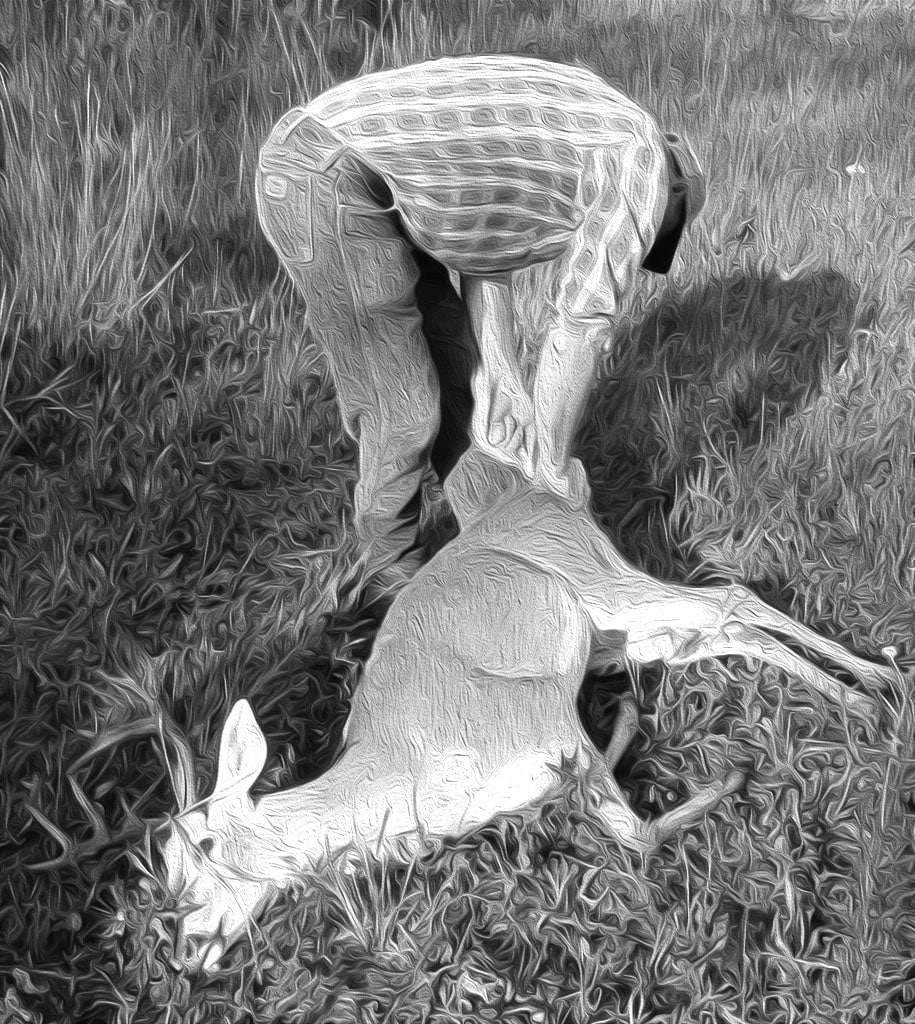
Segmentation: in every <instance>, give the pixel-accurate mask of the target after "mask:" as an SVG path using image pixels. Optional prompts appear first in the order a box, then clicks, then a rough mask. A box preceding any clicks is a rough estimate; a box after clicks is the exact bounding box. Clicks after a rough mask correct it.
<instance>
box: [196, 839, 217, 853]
mask: <svg viewBox="0 0 915 1024" xmlns="http://www.w3.org/2000/svg"><path fill="white" fill-rule="evenodd" d="M197 845H198V846H199V847H200V852H201V853H203V854H205V855H206V856H207V857H209V855H210V854H211V853H212V852H213V850H214V849H215V847H216V840H215V839H214V838H213V837H212V836H204V837H203V839H201V840H200V842H199V843H198V844H197Z"/></svg>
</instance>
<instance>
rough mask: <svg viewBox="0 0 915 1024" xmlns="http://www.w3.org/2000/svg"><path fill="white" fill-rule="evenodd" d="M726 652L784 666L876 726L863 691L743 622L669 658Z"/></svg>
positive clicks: (682, 662)
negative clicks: (684, 654) (851, 687)
mask: <svg viewBox="0 0 915 1024" xmlns="http://www.w3.org/2000/svg"><path fill="white" fill-rule="evenodd" d="M725 655H738V656H739V657H742V658H756V659H757V660H759V661H763V662H765V663H766V664H768V665H774V666H775V667H776V668H781V669H784V670H785V671H786V672H788V673H789V674H791V675H793V676H795V677H797V678H798V679H800V680H801V682H803V683H806V684H807V686H809V687H810V688H811V689H813V690H815V691H817V692H818V693H822V694H824V695H825V696H827V697H829V698H830V699H831V700H834V701H836V703H838V704H841V705H842V706H843V707H845V708H847V709H848V710H849V711H850V712H853V713H854V714H855V715H857V716H858V717H860V718H863V719H865V720H867V721H868V722H869V723H870V724H871V725H873V726H874V727H875V728H876V726H877V722H878V719H879V711H878V708H877V705H876V703H875V702H874V701H873V700H872V699H871V698H870V697H868V696H866V695H865V694H863V693H861V692H859V691H857V690H852V689H849V687H847V686H843V685H842V684H841V683H840V682H839V681H838V680H836V679H833V677H832V676H831V675H829V674H828V673H827V672H824V671H823V670H822V669H821V668H818V667H817V666H816V665H814V664H813V663H812V662H810V661H807V659H806V658H802V657H801V656H800V655H799V654H795V653H794V651H792V650H791V649H790V648H788V647H786V646H785V645H784V644H783V643H781V642H780V641H779V640H777V639H776V638H775V637H772V636H769V634H768V633H764V632H763V631H762V630H760V629H755V628H753V627H748V626H743V625H733V626H730V627H728V629H727V632H722V633H721V634H720V635H719V636H717V637H709V638H708V639H707V640H705V641H704V642H702V643H699V644H697V645H696V646H695V648H694V650H693V651H692V652H690V653H689V654H688V655H686V656H685V657H684V656H679V657H676V658H675V659H673V660H672V663H673V664H676V665H685V664H688V663H689V662H692V661H699V660H701V659H702V658H706V657H712V658H720V657H724V656H725Z"/></svg>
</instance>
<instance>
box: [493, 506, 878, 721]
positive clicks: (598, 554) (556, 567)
mask: <svg viewBox="0 0 915 1024" xmlns="http://www.w3.org/2000/svg"><path fill="white" fill-rule="evenodd" d="M474 530H475V534H476V535H482V536H483V537H484V538H486V539H491V542H493V543H497V544H498V546H499V548H500V549H501V550H504V551H510V552H512V553H514V554H515V555H516V557H518V558H520V559H523V560H525V561H528V562H531V563H533V564H536V565H537V566H539V567H541V568H543V569H545V570H547V571H549V572H552V573H555V574H556V575H558V576H559V577H560V578H561V579H564V580H565V581H566V583H567V584H568V585H569V587H570V589H571V590H572V592H573V593H574V594H575V596H576V597H577V599H578V600H579V601H581V603H582V607H583V608H584V610H585V612H586V614H587V615H588V617H589V619H590V620H591V622H592V625H593V626H594V629H595V631H596V633H597V635H598V637H599V636H600V634H602V633H614V632H616V633H619V632H625V633H627V634H629V640H630V643H629V644H628V645H627V647H628V649H629V650H630V651H631V653H632V655H633V656H634V658H635V660H637V661H650V660H661V661H670V660H671V658H676V656H677V655H678V653H681V652H682V651H683V649H684V648H685V647H689V646H690V645H691V643H693V642H695V643H696V644H697V645H698V646H697V649H706V650H707V649H708V647H707V645H708V644H709V643H710V642H711V643H717V641H716V640H715V638H716V637H717V636H718V635H719V634H720V635H721V637H722V642H726V638H725V636H724V631H725V629H726V627H728V626H729V625H730V624H735V625H740V626H741V627H742V628H743V629H748V628H752V629H754V630H755V633H756V636H757V638H759V637H764V636H765V634H764V633H762V630H761V629H759V628H757V627H762V628H768V629H772V630H773V631H778V632H781V633H783V634H785V635H786V636H788V637H789V638H791V639H793V640H795V641H796V642H797V643H799V644H802V645H804V646H807V647H809V648H811V649H812V650H813V651H815V652H816V653H818V654H821V655H822V656H823V657H826V658H829V659H830V660H833V661H836V662H837V663H838V664H840V665H842V666H843V667H845V668H848V669H849V670H850V671H853V672H854V673H855V675H856V676H857V677H858V678H860V679H861V680H863V681H865V682H868V683H875V682H876V683H877V684H878V685H884V684H886V683H888V682H890V681H891V680H892V675H891V673H890V671H889V669H884V668H883V667H882V666H880V665H876V664H873V663H872V662H868V661H865V660H864V659H862V658H858V657H856V656H855V655H853V654H851V653H849V652H847V651H845V650H844V649H843V648H842V647H841V646H840V645H839V644H836V643H834V642H833V641H831V640H826V639H825V638H823V637H820V636H818V635H817V634H816V633H814V632H813V630H810V629H808V628H807V627H806V626H802V625H801V624H800V623H797V622H794V620H792V619H790V618H788V616H785V615H782V613H780V612H777V611H776V610H775V609H774V608H769V607H768V605H766V604H764V602H762V601H760V600H759V598H756V597H754V596H753V595H752V594H750V592H749V591H748V590H746V589H745V588H743V587H736V586H735V587H706V588H703V587H688V586H683V585H679V584H672V583H665V582H663V581H661V580H656V579H653V578H652V577H650V576H648V575H647V574H646V573H644V572H642V571H641V570H639V569H637V568H636V567H635V566H633V565H630V564H629V563H628V562H627V561H626V559H625V558H624V557H623V556H622V555H621V554H620V552H619V551H617V549H616V548H615V547H614V546H613V544H612V543H611V542H610V540H609V539H608V538H607V537H606V536H605V535H604V534H603V532H602V531H601V530H600V528H599V527H598V526H597V523H596V522H594V520H593V519H592V518H591V516H590V515H589V514H588V512H587V511H586V510H583V509H582V510H574V509H570V508H569V507H568V506H567V505H564V504H562V503H561V502H560V501H559V500H558V499H556V498H554V497H553V496H551V495H549V494H546V493H544V492H530V493H523V494H521V495H519V496H518V497H517V498H513V499H512V500H511V501H510V502H507V503H506V504H505V505H504V506H503V507H502V508H501V509H498V510H497V511H496V512H495V514H494V515H493V516H492V518H491V519H490V520H488V521H486V522H483V523H480V524H478V525H477V526H475V528H474ZM769 639H770V641H771V642H770V643H768V644H763V645H762V647H761V648H757V650H758V653H756V654H750V653H747V655H746V656H747V657H758V658H760V659H761V660H764V661H769V660H770V659H771V657H775V658H777V659H778V660H777V661H774V662H773V664H777V665H778V666H779V667H782V668H785V669H786V670H788V671H791V672H794V673H795V674H798V675H800V677H801V678H802V679H804V680H805V681H806V682H808V683H810V684H811V685H815V688H816V689H817V690H819V691H821V692H826V693H828V694H830V695H831V696H834V695H835V694H836V693H838V692H839V690H840V689H841V692H843V693H844V692H845V688H844V687H841V684H839V683H838V682H837V681H836V680H834V679H831V677H830V676H828V675H827V674H826V673H825V672H823V671H822V670H819V669H817V668H816V667H815V666H814V665H812V664H811V663H810V662H808V661H807V660H806V659H803V658H801V657H800V656H798V655H794V654H793V653H792V652H790V651H789V650H788V648H786V647H785V646H784V645H783V644H781V643H779V642H778V641H776V640H774V638H769ZM757 642H759V641H757ZM716 650H717V651H720V653H722V654H724V653H734V654H741V653H744V651H742V650H733V649H731V650H729V651H727V652H726V651H725V650H724V649H723V648H722V647H721V646H720V645H719V646H718V647H717V648H716ZM762 651H765V653H762ZM839 652H841V654H842V656H841V658H840V657H839ZM698 656H699V657H704V656H706V655H698ZM708 656H718V655H717V654H715V655H708ZM692 660H696V659H695V658H693V659H692ZM677 663H683V662H682V661H680V662H677ZM801 669H803V671H801ZM827 680H829V683H830V685H829V686H827V685H826V681H827ZM851 703H852V704H854V703H855V702H854V700H853V701H852V702H851ZM850 706H851V705H850ZM864 706H865V705H864V704H859V707H861V708H863V707H864ZM866 706H867V708H868V709H870V710H869V711H868V714H870V713H872V711H873V707H874V705H873V703H872V702H868V703H867V705H866Z"/></svg>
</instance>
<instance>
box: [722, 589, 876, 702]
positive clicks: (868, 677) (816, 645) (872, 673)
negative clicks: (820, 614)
mask: <svg viewBox="0 0 915 1024" xmlns="http://www.w3.org/2000/svg"><path fill="white" fill-rule="evenodd" d="M724 589H726V590H727V591H728V597H727V600H728V603H729V604H730V605H731V606H732V607H733V612H732V614H733V616H734V618H735V619H737V620H738V621H739V622H741V624H742V625H745V626H748V627H750V628H754V627H758V628H760V629H765V630H767V631H769V632H771V633H780V634H781V635H782V636H784V637H787V638H788V639H789V640H793V641H794V642H795V643H796V644H799V645H800V646H802V647H804V648H806V649H807V650H809V651H812V652H813V653H814V654H817V655H818V656H819V657H821V658H824V659H826V660H828V661H831V662H833V663H834V664H836V665H840V666H841V667H842V668H844V669H845V670H846V671H848V672H851V673H852V674H853V675H855V676H856V677H857V678H858V679H860V680H862V681H863V682H867V683H871V684H873V685H875V686H877V687H879V688H880V689H881V690H882V689H883V688H884V687H885V686H887V685H890V684H892V683H893V682H894V679H895V677H894V675H893V671H892V669H890V668H889V667H886V666H883V665H878V664H875V663H874V662H871V661H866V660H865V659H864V658H859V657H858V656H857V655H856V654H852V653H851V651H848V650H846V649H845V648H844V647H843V646H842V645H841V644H839V643H836V641H834V640H829V639H827V638H826V637H824V636H820V635H819V634H818V633H815V632H814V631H813V630H812V629H810V628H809V627H807V626H805V625H804V624H803V623H802V622H798V621H797V620H796V619H792V618H791V617H790V616H788V615H785V614H784V613H783V612H780V611H778V609H776V608H772V607H770V606H769V605H767V604H766V603H765V602H764V601H761V600H760V599H759V598H758V597H757V596H756V595H755V594H753V593H751V592H750V591H749V590H747V589H746V587H741V586H738V585H734V586H731V587H727V588H724Z"/></svg>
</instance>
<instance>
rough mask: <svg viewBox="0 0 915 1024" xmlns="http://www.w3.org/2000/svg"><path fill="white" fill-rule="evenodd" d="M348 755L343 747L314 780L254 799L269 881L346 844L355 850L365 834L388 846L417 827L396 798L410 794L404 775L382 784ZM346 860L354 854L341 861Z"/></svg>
mask: <svg viewBox="0 0 915 1024" xmlns="http://www.w3.org/2000/svg"><path fill="white" fill-rule="evenodd" d="M350 754H351V752H350V751H347V754H346V755H344V757H343V758H342V759H341V760H340V761H339V762H338V763H337V764H335V765H334V766H333V767H332V768H330V769H328V771H327V772H326V773H325V774H324V775H322V776H319V777H318V778H317V779H314V780H313V781H312V782H308V783H306V784H304V785H302V786H296V787H294V788H291V789H285V790H280V791H279V792H276V793H269V794H267V795H266V796H263V797H261V799H260V800H259V801H258V802H257V803H256V805H255V808H254V817H255V821H256V828H257V829H258V833H259V839H260V840H261V842H262V849H263V854H264V864H263V868H264V871H265V873H266V872H269V877H270V879H271V880H272V881H276V882H281V881H285V880H288V879H290V878H291V877H292V876H294V875H295V874H297V873H299V872H301V871H303V870H307V869H311V868H315V867H317V865H318V864H319V863H321V862H322V861H327V860H328V859H329V860H333V859H334V858H335V856H338V855H339V854H341V853H342V852H343V851H345V850H347V849H348V848H355V849H357V850H358V848H359V847H360V846H364V845H365V842H366V840H367V839H368V838H369V837H372V838H373V850H375V851H378V852H380V851H381V850H384V849H387V848H389V847H392V846H393V845H394V840H395V839H396V838H397V837H398V836H402V835H403V834H404V833H405V832H413V831H415V829H416V823H415V816H414V815H413V814H412V813H411V809H410V805H409V800H401V799H398V797H399V796H400V795H401V789H403V794H404V795H406V794H407V793H409V791H410V783H409V781H408V780H407V779H404V780H403V782H404V786H403V787H400V786H396V785H395V786H393V787H392V786H391V782H392V780H391V779H390V777H388V779H387V784H386V785H385V786H384V787H380V786H379V784H378V783H377V782H375V780H373V779H372V778H371V775H370V773H369V772H367V771H366V769H365V768H364V766H362V765H361V764H360V763H359V761H358V760H357V758H356V757H355V756H348V755H350ZM401 805H403V806H401ZM375 837H378V838H377V842H375V841H374V840H375ZM259 849H260V847H259ZM357 859H358V855H357ZM349 862H353V861H352V858H346V859H344V860H343V861H342V863H343V864H346V863H349Z"/></svg>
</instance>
